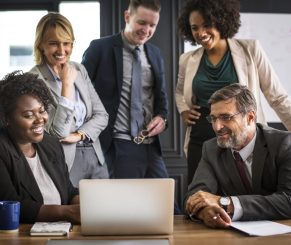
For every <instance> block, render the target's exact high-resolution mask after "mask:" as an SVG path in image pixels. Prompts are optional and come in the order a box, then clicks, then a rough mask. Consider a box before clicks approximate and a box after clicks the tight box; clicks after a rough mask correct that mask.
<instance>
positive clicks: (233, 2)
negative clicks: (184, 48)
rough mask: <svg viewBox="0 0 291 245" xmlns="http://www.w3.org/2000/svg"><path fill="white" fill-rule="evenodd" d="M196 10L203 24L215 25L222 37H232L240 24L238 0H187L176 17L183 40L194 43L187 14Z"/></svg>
mask: <svg viewBox="0 0 291 245" xmlns="http://www.w3.org/2000/svg"><path fill="white" fill-rule="evenodd" d="M193 11H198V12H199V13H200V14H201V15H202V16H203V18H204V21H205V24H206V25H208V26H213V27H215V28H216V29H217V30H218V31H219V33H220V36H221V38H222V39H224V38H232V37H233V36H234V35H235V34H236V33H237V32H238V29H239V27H240V25H241V21H240V3H239V0H189V1H187V2H186V4H185V6H184V7H183V8H182V10H181V13H180V16H179V18H178V29H179V32H180V34H181V35H182V36H183V38H184V39H185V41H189V42H190V43H191V44H192V45H196V44H197V43H196V41H195V39H194V38H193V35H192V32H191V27H190V24H189V16H190V14H191V13H192V12H193Z"/></svg>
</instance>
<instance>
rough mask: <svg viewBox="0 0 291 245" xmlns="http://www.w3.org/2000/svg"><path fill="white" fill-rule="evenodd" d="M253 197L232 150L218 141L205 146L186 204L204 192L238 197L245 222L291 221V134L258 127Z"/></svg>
mask: <svg viewBox="0 0 291 245" xmlns="http://www.w3.org/2000/svg"><path fill="white" fill-rule="evenodd" d="M252 187H253V191H252V193H247V190H246V189H245V187H244V185H243V183H242V181H241V179H240V176H239V173H238V170H237V169H236V166H235V163H234V159H233V156H232V153H231V150H230V149H222V148H220V147H218V146H217V143H216V138H213V139H211V140H208V141H206V142H205V143H204V145H203V151H202V158H201V161H200V163H199V166H198V168H197V171H196V173H195V176H194V179H193V181H192V183H191V184H190V185H189V191H188V193H187V194H186V198H185V201H186V200H187V199H188V197H189V196H190V195H192V194H193V193H195V192H197V191H198V190H203V191H206V192H209V193H212V194H216V195H221V196H237V197H238V198H239V200H240V202H241V205H242V208H243V216H242V218H241V220H263V219H273V220H274V219H290V218H291V133H290V132H286V131H279V130H275V129H272V128H269V127H266V126H263V125H261V124H257V138H256V142H255V148H254V151H253V164H252Z"/></svg>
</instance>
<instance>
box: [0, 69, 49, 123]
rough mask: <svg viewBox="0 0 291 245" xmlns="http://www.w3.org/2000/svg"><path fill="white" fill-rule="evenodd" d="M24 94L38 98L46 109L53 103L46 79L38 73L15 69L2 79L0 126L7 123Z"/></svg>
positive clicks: (0, 89) (0, 88)
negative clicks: (41, 77) (18, 100)
mask: <svg viewBox="0 0 291 245" xmlns="http://www.w3.org/2000/svg"><path fill="white" fill-rule="evenodd" d="M22 95H31V96H33V97H34V98H36V99H38V100H39V101H40V102H41V103H42V104H43V105H44V108H45V110H48V107H49V105H50V104H52V103H53V97H52V95H51V93H50V90H49V89H48V87H47V86H46V84H45V83H44V81H43V80H42V79H40V78H38V75H37V74H32V73H29V72H26V73H23V72H22V71H14V72H12V73H9V74H7V75H6V76H5V77H4V78H3V79H2V80H0V128H4V127H6V125H7V118H8V117H9V116H10V115H11V113H12V112H13V111H14V110H15V108H16V101H17V99H18V98H19V97H20V96H22Z"/></svg>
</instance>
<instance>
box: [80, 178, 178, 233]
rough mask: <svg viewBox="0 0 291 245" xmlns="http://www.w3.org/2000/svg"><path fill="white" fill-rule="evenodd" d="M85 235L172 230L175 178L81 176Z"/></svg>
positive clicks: (82, 216) (82, 218)
mask: <svg viewBox="0 0 291 245" xmlns="http://www.w3.org/2000/svg"><path fill="white" fill-rule="evenodd" d="M79 191H80V211H81V230H82V234H83V235H137V234H139V235H146V234H171V233H172V232H173V217H174V215H173V213H174V210H173V209H174V180H173V179H90V180H81V181H80V184H79Z"/></svg>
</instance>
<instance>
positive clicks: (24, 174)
mask: <svg viewBox="0 0 291 245" xmlns="http://www.w3.org/2000/svg"><path fill="white" fill-rule="evenodd" d="M20 158H21V159H20V164H19V177H20V182H21V184H22V186H23V187H24V189H26V191H27V192H28V193H29V194H30V195H31V196H32V198H33V199H34V200H36V201H37V202H41V203H42V202H43V197H42V194H41V192H40V190H39V188H38V185H37V183H36V180H35V178H34V176H33V173H32V171H31V169H30V167H29V165H28V162H27V161H26V159H25V156H24V155H23V154H22V153H21V157H20Z"/></svg>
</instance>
